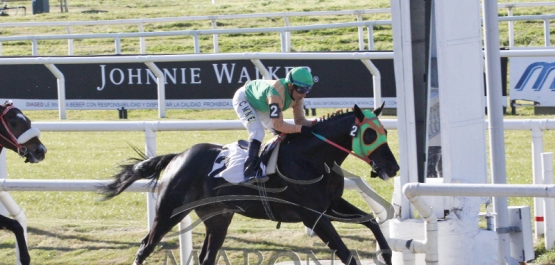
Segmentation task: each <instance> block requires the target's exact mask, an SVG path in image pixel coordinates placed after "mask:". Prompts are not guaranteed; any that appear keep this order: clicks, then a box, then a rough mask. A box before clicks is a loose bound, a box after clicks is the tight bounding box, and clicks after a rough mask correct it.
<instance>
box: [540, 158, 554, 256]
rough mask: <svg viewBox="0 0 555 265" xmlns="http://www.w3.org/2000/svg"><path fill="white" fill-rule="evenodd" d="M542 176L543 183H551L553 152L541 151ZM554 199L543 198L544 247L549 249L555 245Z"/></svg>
mask: <svg viewBox="0 0 555 265" xmlns="http://www.w3.org/2000/svg"><path fill="white" fill-rule="evenodd" d="M542 177H543V181H544V184H545V185H551V184H553V153H552V152H550V153H542ZM553 209H555V199H554V198H545V199H544V206H543V211H544V213H545V220H544V221H543V222H544V229H545V240H544V241H545V249H546V250H551V249H552V248H553V246H554V245H555V220H554V219H555V212H554V211H553Z"/></svg>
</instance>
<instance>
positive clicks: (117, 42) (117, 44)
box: [114, 37, 121, 54]
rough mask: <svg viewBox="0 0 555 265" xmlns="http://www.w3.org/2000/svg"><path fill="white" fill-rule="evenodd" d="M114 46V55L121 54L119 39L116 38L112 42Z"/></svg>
mask: <svg viewBox="0 0 555 265" xmlns="http://www.w3.org/2000/svg"><path fill="white" fill-rule="evenodd" d="M114 43H115V46H116V52H115V53H116V54H121V40H120V38H119V37H116V38H115V40H114Z"/></svg>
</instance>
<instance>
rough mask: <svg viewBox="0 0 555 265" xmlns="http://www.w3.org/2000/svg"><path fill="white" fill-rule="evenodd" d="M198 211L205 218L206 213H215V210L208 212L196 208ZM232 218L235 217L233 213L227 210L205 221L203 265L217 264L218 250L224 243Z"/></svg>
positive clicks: (200, 257)
mask: <svg viewBox="0 0 555 265" xmlns="http://www.w3.org/2000/svg"><path fill="white" fill-rule="evenodd" d="M196 213H197V215H198V216H199V217H200V218H203V217H204V216H206V215H212V214H214V212H213V211H211V212H207V211H200V210H196ZM231 219H233V213H230V212H227V213H222V214H218V215H216V216H213V217H210V218H208V219H206V220H204V221H203V222H204V226H205V228H206V235H205V237H204V243H203V244H202V250H201V252H200V255H199V261H200V262H201V264H202V265H212V264H215V262H216V257H218V251H219V250H220V248H221V247H222V245H223V244H224V241H225V237H226V235H227V229H228V227H229V225H230V224H231Z"/></svg>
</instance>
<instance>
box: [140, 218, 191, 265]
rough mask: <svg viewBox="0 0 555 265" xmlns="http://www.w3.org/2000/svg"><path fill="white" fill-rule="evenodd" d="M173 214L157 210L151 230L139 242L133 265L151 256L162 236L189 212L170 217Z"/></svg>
mask: <svg viewBox="0 0 555 265" xmlns="http://www.w3.org/2000/svg"><path fill="white" fill-rule="evenodd" d="M172 212H173V208H172V209H167V210H163V209H162V210H161V209H158V213H157V214H156V217H155V219H154V223H153V224H152V228H151V229H150V231H149V233H148V234H147V235H146V236H145V237H144V238H143V241H141V246H140V247H139V250H138V251H137V255H136V257H135V263H133V264H134V265H140V264H142V263H143V261H145V259H146V258H147V257H148V256H149V255H150V254H152V252H153V251H154V248H156V245H158V243H160V241H161V240H162V238H163V237H164V235H166V234H167V233H168V232H169V231H170V230H171V229H172V228H173V227H174V226H175V225H177V224H178V223H179V222H181V220H182V219H183V218H185V216H187V214H189V212H190V211H186V212H182V213H180V214H178V215H176V216H174V217H171V215H172Z"/></svg>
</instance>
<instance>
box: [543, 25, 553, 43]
mask: <svg viewBox="0 0 555 265" xmlns="http://www.w3.org/2000/svg"><path fill="white" fill-rule="evenodd" d="M550 35H551V31H550V30H549V19H544V20H543V38H544V43H545V47H549V46H551V36H550Z"/></svg>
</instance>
